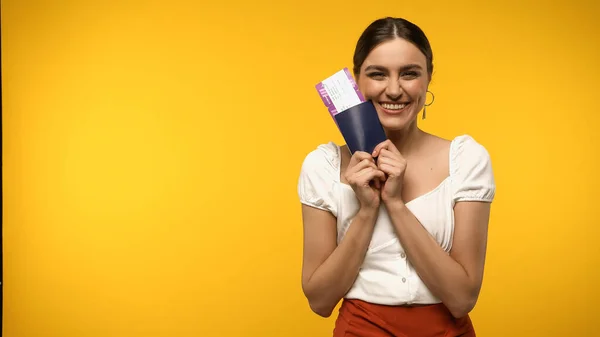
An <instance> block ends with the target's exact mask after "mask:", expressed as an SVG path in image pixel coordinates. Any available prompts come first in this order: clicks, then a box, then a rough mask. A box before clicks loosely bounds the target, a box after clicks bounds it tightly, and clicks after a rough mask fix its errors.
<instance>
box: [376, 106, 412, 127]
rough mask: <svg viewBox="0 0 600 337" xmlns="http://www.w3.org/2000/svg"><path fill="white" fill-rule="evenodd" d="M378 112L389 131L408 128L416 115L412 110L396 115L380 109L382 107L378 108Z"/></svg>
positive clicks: (382, 123)
mask: <svg viewBox="0 0 600 337" xmlns="http://www.w3.org/2000/svg"><path fill="white" fill-rule="evenodd" d="M377 114H378V115H379V120H380V121H381V125H383V127H384V128H385V129H386V130H389V131H397V130H404V129H406V128H407V127H408V126H409V125H410V124H411V123H412V122H413V120H414V117H415V115H414V114H413V113H410V112H406V113H402V114H397V115H394V114H388V113H386V112H384V111H380V109H377Z"/></svg>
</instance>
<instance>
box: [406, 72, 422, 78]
mask: <svg viewBox="0 0 600 337" xmlns="http://www.w3.org/2000/svg"><path fill="white" fill-rule="evenodd" d="M419 75H420V74H419V73H418V72H416V71H405V72H403V73H402V77H404V78H415V77H419Z"/></svg>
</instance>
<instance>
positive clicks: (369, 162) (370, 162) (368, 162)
mask: <svg viewBox="0 0 600 337" xmlns="http://www.w3.org/2000/svg"><path fill="white" fill-rule="evenodd" d="M366 167H372V168H374V169H377V165H375V162H374V161H373V160H371V159H363V160H361V161H360V162H358V163H356V164H355V165H353V166H351V167H348V169H347V170H348V174H349V175H351V174H354V173H356V172H358V171H360V170H362V169H364V168H366Z"/></svg>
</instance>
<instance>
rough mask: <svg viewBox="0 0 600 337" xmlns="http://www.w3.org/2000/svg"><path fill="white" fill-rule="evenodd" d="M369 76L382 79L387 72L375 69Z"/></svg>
mask: <svg viewBox="0 0 600 337" xmlns="http://www.w3.org/2000/svg"><path fill="white" fill-rule="evenodd" d="M367 76H368V77H370V78H372V79H382V78H383V77H384V76H385V74H384V73H382V72H378V71H375V72H372V73H368V74H367Z"/></svg>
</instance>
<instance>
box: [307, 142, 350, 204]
mask: <svg viewBox="0 0 600 337" xmlns="http://www.w3.org/2000/svg"><path fill="white" fill-rule="evenodd" d="M339 163H340V146H338V145H337V144H335V143H334V142H328V143H323V144H319V145H317V146H316V147H315V148H313V149H312V150H310V151H309V152H308V154H306V156H305V158H304V161H303V162H302V167H301V170H300V177H299V180H298V196H299V198H300V201H301V202H302V203H303V204H305V205H309V206H312V207H316V208H319V209H322V210H327V211H330V212H331V213H333V214H334V215H337V208H336V195H335V193H334V190H335V189H334V186H335V184H336V183H337V181H339V178H338V177H339V174H338V172H339Z"/></svg>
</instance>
